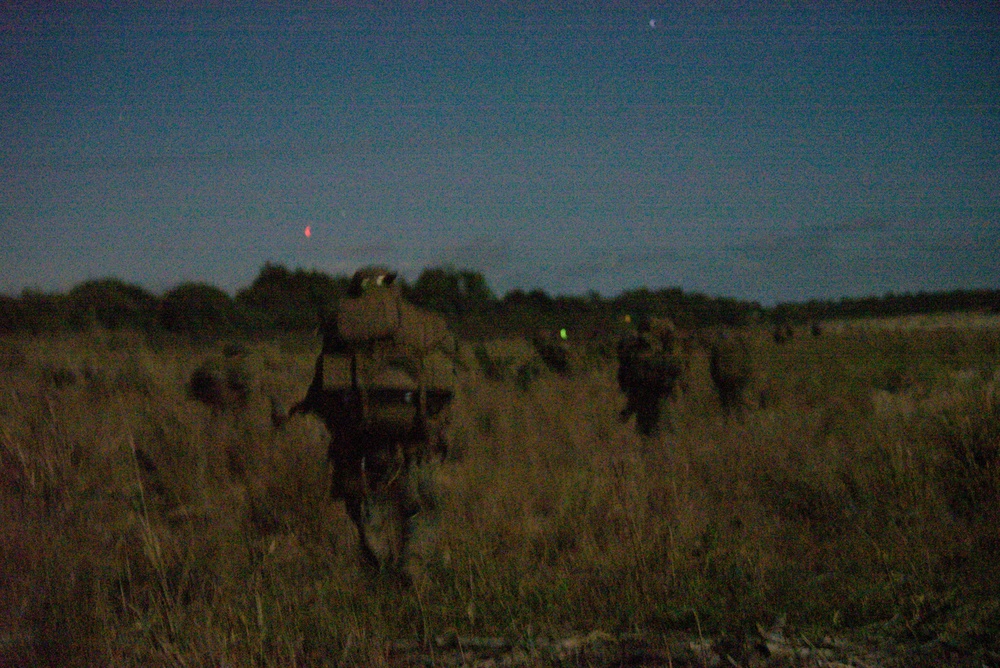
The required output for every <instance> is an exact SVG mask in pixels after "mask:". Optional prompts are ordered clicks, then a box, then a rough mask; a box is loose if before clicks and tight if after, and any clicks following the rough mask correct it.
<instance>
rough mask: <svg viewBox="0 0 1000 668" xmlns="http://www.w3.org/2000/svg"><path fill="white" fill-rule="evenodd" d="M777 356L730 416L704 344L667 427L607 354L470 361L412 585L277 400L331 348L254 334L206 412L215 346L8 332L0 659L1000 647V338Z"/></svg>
mask: <svg viewBox="0 0 1000 668" xmlns="http://www.w3.org/2000/svg"><path fill="white" fill-rule="evenodd" d="M751 341H752V349H753V351H754V358H755V362H756V366H757V374H756V378H755V383H754V386H753V388H752V392H751V397H750V399H751V403H752V404H753V405H754V406H755V408H754V409H753V410H751V411H749V412H747V413H746V414H744V415H743V416H742V417H738V418H733V419H726V418H725V417H724V416H723V413H722V411H721V410H720V408H719V405H718V401H717V400H716V398H715V397H714V395H713V393H712V388H711V386H710V383H709V380H708V371H707V365H708V362H707V360H706V359H705V356H704V355H703V354H700V353H699V354H697V356H696V358H695V359H694V360H693V363H692V365H691V379H690V382H689V385H688V387H689V389H688V392H687V393H686V394H685V395H683V396H681V397H680V398H679V399H677V400H675V401H671V402H669V403H668V404H667V405H666V406H665V414H666V416H667V418H668V422H669V425H670V427H671V429H665V430H664V431H663V432H662V433H661V434H659V435H658V436H656V437H655V438H649V439H644V438H640V437H639V436H637V435H636V433H635V430H634V426H633V425H632V424H628V425H622V424H619V422H618V420H617V415H618V411H619V409H620V408H621V405H622V403H623V399H622V398H621V396H620V395H619V394H618V392H617V388H616V386H615V374H614V372H615V369H614V366H613V364H612V363H611V362H610V361H609V360H607V359H606V358H602V357H598V356H588V355H586V354H585V353H584V352H577V353H576V354H575V355H574V356H573V357H572V362H573V373H572V375H571V376H570V377H568V378H567V377H561V376H557V375H554V374H552V373H551V372H547V371H545V370H544V367H542V366H539V365H537V364H536V363H535V362H534V361H533V359H532V357H531V356H532V352H531V348H530V346H528V345H527V344H526V343H525V342H523V341H519V342H510V341H508V342H504V341H497V342H491V343H490V344H488V345H486V346H484V347H483V348H482V349H481V350H480V351H478V352H474V351H473V350H472V349H471V348H469V349H467V350H465V351H463V356H462V359H461V366H460V375H459V389H460V393H459V397H460V398H459V400H458V403H457V405H456V407H455V413H456V416H455V424H454V425H453V440H454V446H453V457H452V459H451V460H450V461H448V462H446V463H444V464H441V465H440V466H436V467H432V468H431V469H430V470H429V471H428V475H429V476H432V477H433V478H434V480H435V482H436V489H437V494H438V503H439V513H438V514H437V515H436V516H433V517H428V518H426V519H424V520H422V524H423V531H422V532H420V533H418V535H417V538H416V540H415V545H414V552H415V554H416V559H417V562H418V566H419V568H418V570H417V577H416V579H415V581H414V583H413V586H412V587H410V588H408V589H401V588H399V587H397V586H394V585H392V584H390V583H386V582H382V581H379V580H373V579H371V578H370V577H369V576H368V575H366V574H365V572H363V571H362V570H361V569H360V568H359V564H358V560H357V553H356V534H355V531H354V528H353V526H352V525H351V523H350V522H349V521H348V520H347V518H346V516H345V514H344V512H343V509H342V507H341V506H340V505H338V504H336V503H333V502H331V501H330V500H329V498H328V485H329V481H328V480H327V476H328V470H327V469H326V465H325V461H324V455H325V447H326V443H325V438H326V437H325V433H324V430H323V427H322V426H321V425H320V424H319V423H318V422H316V421H314V420H313V419H312V418H308V419H304V420H300V421H293V422H292V423H290V425H289V426H288V428H287V430H286V431H283V432H280V433H277V434H275V433H272V431H271V428H270V423H269V422H268V419H267V413H268V407H267V402H266V397H267V396H268V395H270V394H277V395H279V396H281V397H282V398H285V399H292V398H295V397H297V396H298V395H300V394H301V393H302V392H303V391H304V388H305V386H306V385H307V384H308V380H309V377H310V375H311V370H312V363H313V355H314V349H315V348H316V347H317V345H316V343H315V342H312V341H308V340H303V341H296V340H291V339H290V340H285V341H280V342H258V343H253V344H249V345H248V349H249V352H250V355H249V359H250V362H249V364H250V365H251V367H252V368H253V370H254V377H255V378H256V379H257V380H256V383H257V385H256V393H255V395H254V400H253V401H252V402H251V406H250V407H249V408H248V409H247V410H246V411H245V413H243V414H241V415H236V416H233V415H222V416H213V415H212V414H211V412H210V410H209V409H208V408H207V407H203V406H201V405H198V404H195V403H193V402H191V401H190V400H189V399H187V398H186V397H185V396H184V382H185V381H186V379H187V377H188V376H189V374H190V372H191V371H192V370H193V369H194V368H195V367H196V366H197V364H198V363H199V362H200V361H201V359H203V358H204V357H205V356H207V355H208V354H210V353H211V352H212V351H210V350H208V349H207V348H193V347H190V346H186V345H183V344H180V343H176V342H165V341H154V342H150V341H147V340H146V339H144V338H142V337H140V336H133V335H127V334H117V333H100V332H99V333H94V334H86V335H78V336H73V337H62V338H45V339H36V340H29V339H6V340H3V341H0V396H2V397H3V400H2V401H0V515H2V518H0V532H2V535H0V574H2V577H0V599H2V600H4V601H7V602H9V603H8V605H7V606H5V607H2V608H0V664H4V665H7V664H11V665H16V664H25V663H27V664H31V663H34V664H52V665H94V664H113V665H150V664H154V665H155V664H159V665H173V664H177V665H191V664H195V665H221V664H223V663H228V664H231V665H292V664H322V663H336V662H344V663H358V664H365V665H378V664H379V663H385V662H386V660H387V659H386V653H385V641H386V640H387V639H391V638H417V639H425V640H426V639H429V638H431V637H433V636H436V635H438V634H442V633H449V632H457V633H459V634H461V635H465V636H468V635H504V636H508V637H513V638H518V639H522V640H525V641H531V640H532V639H535V638H539V637H543V636H547V635H556V634H560V633H567V632H570V631H589V630H592V629H601V630H604V631H608V632H626V631H631V630H646V631H654V632H659V631H664V632H665V631H668V630H672V629H683V630H690V631H693V632H702V633H719V632H723V631H725V632H729V633H741V632H743V631H745V630H748V629H751V628H754V627H755V626H756V625H757V624H764V625H769V624H770V623H771V621H772V620H773V619H774V618H775V617H777V616H779V615H785V616H786V617H787V619H788V623H789V624H791V625H793V626H795V627H796V628H799V629H805V630H810V629H811V630H816V631H817V632H831V631H837V632H849V631H853V632H861V631H866V632H870V633H871V632H877V633H880V634H883V635H885V636H887V637H893V638H898V639H903V640H907V639H908V640H911V641H915V642H925V641H928V640H937V641H946V642H949V643H952V644H955V645H961V646H965V647H972V648H975V647H986V646H989V645H990V643H995V641H994V640H991V639H992V638H993V637H995V636H996V634H997V632H998V631H1000V594H998V591H1000V588H998V586H997V583H998V582H1000V567H998V559H997V557H998V551H1000V549H998V548H1000V539H998V530H997V527H998V526H1000V495H998V484H1000V480H998V448H1000V396H998V394H997V389H996V386H997V369H998V361H1000V331H998V330H996V329H988V328H960V327H953V328H937V329H934V330H933V331H931V330H921V329H907V330H883V329H876V328H857V327H855V328H852V329H849V330H843V331H841V332H840V333H836V334H833V335H829V336H824V337H822V338H819V339H811V338H810V339H804V338H802V337H799V338H796V339H795V340H793V341H792V342H791V343H790V344H786V345H784V346H781V347H778V346H775V345H774V344H773V342H772V341H771V339H770V336H769V334H768V333H767V332H752V333H751ZM484 359H489V360H491V361H494V362H497V364H495V365H494V366H493V367H491V368H493V369H494V371H496V370H497V369H499V370H500V371H499V372H497V373H492V374H491V376H492V378H494V379H487V378H486V377H484V375H483V373H482V371H481V366H482V364H483V361H484ZM992 646H993V647H994V648H995V647H996V646H995V644H994V645H992Z"/></svg>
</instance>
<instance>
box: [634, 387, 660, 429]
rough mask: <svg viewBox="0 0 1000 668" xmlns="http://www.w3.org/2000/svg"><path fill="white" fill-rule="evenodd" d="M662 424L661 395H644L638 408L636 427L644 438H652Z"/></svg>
mask: <svg viewBox="0 0 1000 668" xmlns="http://www.w3.org/2000/svg"><path fill="white" fill-rule="evenodd" d="M659 422H660V395H659V394H658V393H644V394H643V396H642V398H641V401H640V402H639V403H638V406H637V407H636V413H635V426H636V429H637V430H638V432H639V433H640V434H642V435H643V436H652V435H653V434H655V433H656V429H657V427H658V426H659Z"/></svg>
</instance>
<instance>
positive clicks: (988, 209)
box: [0, 2, 1000, 305]
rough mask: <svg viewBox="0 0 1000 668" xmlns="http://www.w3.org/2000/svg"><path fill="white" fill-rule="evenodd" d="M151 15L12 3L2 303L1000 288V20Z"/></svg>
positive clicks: (754, 13)
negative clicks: (475, 278)
mask: <svg viewBox="0 0 1000 668" xmlns="http://www.w3.org/2000/svg"><path fill="white" fill-rule="evenodd" d="M137 4H140V3H127V4H125V5H123V7H125V9H117V10H116V9H111V10H108V9H82V8H81V7H84V5H81V4H79V3H59V4H58V5H56V7H55V8H53V9H38V6H39V5H38V4H35V3H30V4H25V5H23V6H22V7H21V8H18V7H17V3H14V6H13V8H10V7H11V5H10V4H9V3H5V5H4V7H5V8H4V9H0V293H2V294H14V295H16V294H20V292H21V291H22V290H23V289H25V288H32V289H40V290H44V291H65V290H67V289H69V288H70V287H72V286H73V285H75V284H77V283H79V282H81V281H83V280H86V279H88V278H98V277H106V276H116V277H118V278H121V279H124V280H126V281H128V282H132V283H138V284H140V285H142V286H144V287H146V288H148V289H150V290H152V291H154V292H157V293H160V292H163V291H164V290H166V289H168V288H170V287H172V286H175V285H177V284H178V283H180V282H182V281H189V280H196V281H204V282H208V283H212V284H214V285H217V286H219V287H221V288H223V289H225V290H227V291H229V292H230V293H232V292H235V290H237V289H239V288H241V287H245V286H247V285H249V284H250V282H251V281H252V280H253V278H254V277H255V276H256V275H257V273H258V272H259V270H260V268H261V267H262V266H263V264H264V263H265V262H266V261H271V262H274V263H281V264H284V265H286V266H287V267H289V268H292V269H294V268H299V267H302V268H307V269H312V268H316V269H320V270H322V271H326V272H329V273H331V274H349V273H351V272H353V270H354V269H355V268H356V267H358V266H361V265H364V264H370V263H380V264H387V265H390V266H392V267H396V268H398V269H399V270H400V271H401V272H402V273H403V275H404V276H406V277H407V278H409V279H415V278H416V276H417V275H418V273H419V272H420V270H421V269H422V268H424V267H427V266H434V265H440V264H443V263H451V264H454V265H455V266H457V267H467V268H472V269H477V270H479V271H482V272H483V273H484V275H485V276H486V279H487V281H488V282H489V284H490V286H491V287H492V288H493V289H494V291H495V292H497V293H498V295H503V294H504V293H505V292H507V291H508V290H510V289H512V288H518V287H519V288H523V289H525V290H531V289H534V288H542V289H544V290H546V291H547V292H549V293H550V294H585V293H586V292H588V291H590V290H595V291H598V292H600V293H601V294H603V295H605V296H613V295H617V294H619V293H620V292H622V291H623V290H627V289H632V288H635V287H639V286H647V287H650V288H653V289H656V288H662V287H674V286H676V287H681V288H682V289H684V290H685V291H698V292H704V293H707V294H710V295H715V296H728V297H736V298H739V299H749V300H756V301H759V302H761V303H763V304H765V305H771V304H774V303H776V302H781V301H802V300H807V299H811V298H819V299H827V298H834V299H835V298H840V297H844V296H863V295H872V294H877V295H880V294H883V293H885V292H888V291H892V292H896V293H900V292H915V291H918V290H928V291H932V290H946V289H954V288H1000V11H998V10H997V5H996V4H995V3H983V4H981V5H978V6H977V5H973V4H971V3H933V4H934V6H935V8H934V9H929V8H928V5H923V7H924V8H923V9H916V10H914V9H911V8H910V3H835V2H831V3H826V2H823V3H787V4H786V3H782V5H780V7H782V8H779V5H776V4H775V5H765V4H760V3H745V4H744V3H728V2H724V3H723V2H720V3H711V2H698V3H683V2H681V3H674V2H670V3H659V4H657V3H588V4H578V3H577V4H566V3H544V4H536V3H530V4H527V3H503V2H489V3H482V4H474V3H466V2H455V3H449V4H444V3H434V2H429V3H424V2H421V3H409V2H408V3H405V4H397V3H381V2H376V3H370V4H365V5H362V4H359V3H346V4H343V3H323V4H317V5H312V8H310V9H282V8H281V7H283V6H284V5H282V3H269V4H266V5H245V6H244V7H245V8H244V9H239V10H228V9H225V10H224V9H213V8H206V5H203V4H201V3H184V4H183V5H177V6H179V7H183V8H182V9H163V8H162V7H168V6H174V5H168V3H150V4H151V5H154V6H157V7H161V8H159V9H146V10H136V9H133V8H132V7H134V6H135V5H137ZM214 4H215V3H213V5H214ZM889 4H892V5H893V6H894V7H895V8H894V9H892V8H885V6H886V5H889ZM945 4H948V5H949V6H951V8H949V9H942V8H941V7H940V6H941V5H945ZM800 5H801V6H800ZM219 6H223V4H222V3H219ZM333 6H335V8H330V7H333ZM94 7H98V5H94ZM247 7H248V8H247ZM525 7H534V8H533V9H526V8H525ZM594 7H598V8H599V9H594ZM604 7H610V8H609V9H604ZM788 7H794V8H793V9H789V8H788ZM306 226H310V228H311V233H312V234H311V236H310V237H308V238H307V237H306V236H305V234H304V229H305V228H306Z"/></svg>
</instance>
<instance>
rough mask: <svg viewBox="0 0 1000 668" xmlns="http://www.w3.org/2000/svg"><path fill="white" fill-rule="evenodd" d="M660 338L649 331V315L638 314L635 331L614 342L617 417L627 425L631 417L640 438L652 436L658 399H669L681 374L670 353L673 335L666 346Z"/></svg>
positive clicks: (655, 425)
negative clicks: (620, 396) (619, 401)
mask: <svg viewBox="0 0 1000 668" xmlns="http://www.w3.org/2000/svg"><path fill="white" fill-rule="evenodd" d="M663 338H664V337H661V336H657V334H656V333H654V332H653V331H652V327H651V321H650V318H649V316H648V315H646V314H640V315H639V317H638V318H637V321H636V331H635V332H634V333H628V334H626V335H625V336H623V337H622V338H621V340H620V341H619V342H618V387H619V389H620V390H621V391H622V392H623V393H624V394H625V408H624V409H622V411H621V414H620V415H619V418H620V419H621V421H622V422H623V423H624V422H628V420H629V418H631V417H632V415H633V414H634V415H635V420H636V430H637V431H638V432H639V433H640V434H642V435H643V436H651V435H653V434H654V433H656V431H657V429H658V427H659V422H660V403H661V399H663V398H665V397H668V396H670V393H671V392H672V391H673V389H674V385H675V384H676V382H677V378H678V377H679V376H680V372H681V365H680V363H679V361H678V360H677V356H676V355H675V354H674V352H673V350H672V347H673V343H674V336H673V332H672V331H671V332H670V346H669V347H668V346H666V345H665V341H664V340H663Z"/></svg>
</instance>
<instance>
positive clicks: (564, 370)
mask: <svg viewBox="0 0 1000 668" xmlns="http://www.w3.org/2000/svg"><path fill="white" fill-rule="evenodd" d="M562 331H563V332H565V331H566V330H562ZM531 345H532V346H534V348H535V352H537V353H538V356H539V357H541V358H542V361H543V362H544V363H545V366H547V367H548V368H549V369H550V370H551V371H554V372H555V373H557V374H559V375H561V376H566V375H569V370H570V368H569V353H568V351H567V350H566V344H565V339H563V338H562V337H561V336H556V335H555V334H554V333H553V332H549V331H547V330H540V331H538V332H535V333H534V334H533V335H532V336H531Z"/></svg>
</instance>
